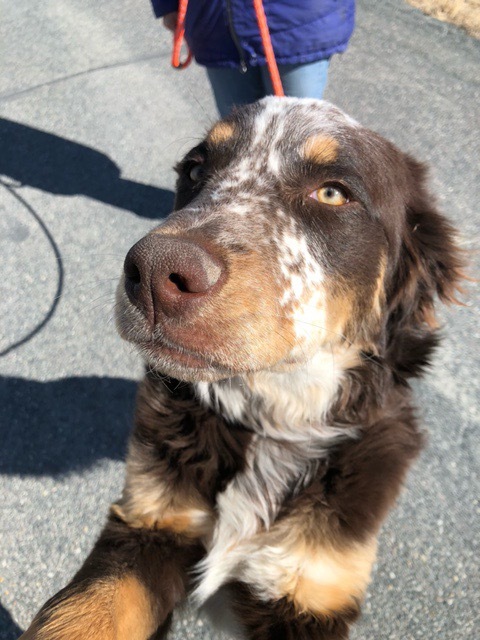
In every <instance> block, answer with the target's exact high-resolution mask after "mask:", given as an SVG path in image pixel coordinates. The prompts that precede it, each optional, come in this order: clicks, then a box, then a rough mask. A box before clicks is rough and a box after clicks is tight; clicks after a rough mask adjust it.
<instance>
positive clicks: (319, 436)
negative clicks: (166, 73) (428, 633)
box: [23, 98, 461, 640]
mask: <svg viewBox="0 0 480 640" xmlns="http://www.w3.org/2000/svg"><path fill="white" fill-rule="evenodd" d="M177 171H178V174H179V178H178V185H177V200H176V207H175V208H176V210H175V212H174V213H172V215H171V216H170V217H169V218H168V219H167V220H166V221H165V222H164V223H163V224H161V225H160V226H159V227H157V228H156V229H154V230H153V231H152V232H151V233H150V234H149V235H148V236H146V238H144V239H143V240H141V241H140V242H139V243H137V245H135V246H134V247H133V248H132V249H131V251H130V252H129V254H128V256H127V258H126V262H125V274H124V276H123V277H122V280H121V283H120V286H119V292H118V305H117V307H118V326H119V330H120V333H121V335H122V336H123V337H124V338H126V339H127V340H130V341H131V342H133V343H135V344H137V345H138V347H139V349H140V350H141V352H142V353H143V354H144V356H145V358H146V360H147V362H148V373H147V374H146V376H145V379H144V380H143V382H142V383H141V384H140V388H139V393H138V401H137V409H136V418H135V428H134V431H133V433H132V436H131V441H130V448H129V453H128V459H127V473H126V483H125V488H124V491H123V496H122V498H121V499H120V500H119V501H118V502H117V503H116V504H115V505H113V506H112V509H111V513H110V517H109V520H108V523H107V525H106V527H105V529H104V531H103V533H102V535H101V537H100V539H99V541H98V542H97V544H96V546H95V548H94V549H93V551H92V553H91V555H90V556H89V558H88V559H87V561H86V563H85V565H84V566H83V568H82V569H81V570H80V572H79V573H78V574H77V575H76V576H75V577H74V579H73V580H72V582H71V583H70V585H68V586H67V587H66V588H65V589H64V590H62V591H61V592H60V593H59V594H57V596H55V597H54V598H52V600H50V601H49V602H48V603H47V604H46V605H45V606H44V607H43V608H42V610H41V611H40V613H39V614H38V615H37V617H36V618H35V620H34V622H33V623H32V626H31V627H30V629H29V630H28V631H27V632H26V633H25V634H24V636H23V637H24V638H25V639H28V640H32V639H34V638H35V639H36V640H67V638H68V639H71V638H74V639H75V640H76V639H78V640H82V639H85V640H87V638H88V639H89V640H92V639H93V640H96V639H97V638H112V640H113V639H117V640H131V638H135V639H137V638H138V640H147V638H157V639H158V638H162V637H164V635H165V634H166V632H167V630H168V627H169V622H170V619H171V614H172V610H173V609H174V607H175V606H176V605H177V604H178V603H180V602H181V601H182V600H183V599H184V598H186V597H187V595H188V594H189V593H191V594H192V598H193V600H194V601H195V602H196V603H197V604H198V605H201V604H204V603H205V602H206V601H207V600H209V599H210V598H211V597H212V596H214V595H215V594H218V593H222V594H223V595H222V598H223V599H224V602H225V598H227V599H228V601H229V603H230V607H231V610H232V611H233V614H234V616H235V617H236V625H237V628H239V629H241V632H242V633H243V634H245V635H246V637H248V638H250V639H255V640H283V639H285V640H287V639H289V640H307V638H308V639H309V640H313V639H316V640H320V639H322V640H327V639H328V640H341V639H345V638H347V637H348V629H349V626H350V624H351V622H352V621H353V620H354V619H355V618H356V617H357V616H358V614H359V611H360V604H361V600H362V598H363V596H364V593H365V589H366V586H367V584H368V581H369V576H370V570H371V566H372V563H373V562H374V558H375V549H376V536H377V534H378V530H379V527H380V525H381V522H382V520H383V519H384V518H385V516H386V514H387V512H388V510H389V508H391V506H392V504H393V503H394V501H395V499H396V497H397V495H398V492H399V490H400V488H401V484H402V482H403V479H404V477H405V474H406V471H407V469H408V467H409V465H410V463H411V462H412V460H413V459H414V458H415V457H416V455H417V454H418V452H419V450H420V448H421V446H422V435H421V432H420V430H419V428H418V426H417V422H416V419H415V415H414V409H413V408H412V405H411V397H410V396H411V392H410V387H409V379H410V378H412V377H416V376H419V375H420V374H421V373H422V372H423V370H424V368H425V366H426V365H427V364H428V361H429V356H430V354H431V351H432V349H433V348H434V347H435V346H436V344H437V332H436V323H435V319H434V301H435V298H436V297H438V298H440V299H441V300H442V301H443V302H449V301H452V300H454V296H455V290H456V289H457V288H458V282H459V280H460V278H461V258H460V257H459V252H458V250H457V248H456V246H455V240H454V231H453V229H452V227H451V226H450V225H449V223H448V222H447V221H446V219H445V218H444V217H443V216H442V215H441V214H439V213H438V212H437V211H436V210H435V209H434V208H433V206H432V198H431V196H430V194H429V193H428V192H427V190H426V186H425V169H424V167H423V166H422V165H421V164H419V163H417V162H416V161H415V160H413V159H412V158H410V157H409V156H406V155H405V154H403V153H402V152H401V151H399V150H398V149H397V148H395V147H394V146H393V145H391V144H390V143H388V142H387V141H386V140H384V139H383V138H381V137H380V136H378V135H376V134H375V133H373V132H372V131H370V130H367V129H365V128H363V127H362V126H361V125H359V124H358V123H357V122H355V121H354V120H352V119H351V118H349V117H348V116H346V115H345V114H343V113H342V112H341V111H340V110H339V109H337V108H335V107H333V106H332V105H330V104H328V103H326V102H319V101H313V100H296V99H287V98H283V99H274V98H268V99H265V100H262V101H261V102H259V103H257V104H254V105H249V106H247V107H245V108H242V109H239V110H238V111H236V112H234V113H233V114H232V116H230V117H229V118H228V119H226V120H225V121H222V122H221V123H219V124H217V125H216V126H215V127H214V128H213V129H212V130H211V131H210V132H209V133H208V134H207V136H206V138H205V140H204V141H203V142H202V143H201V144H200V145H198V146H197V147H195V148H194V149H193V150H192V151H190V152H189V153H188V154H187V156H186V157H185V158H184V160H183V161H182V162H181V163H180V164H179V166H178V167H177ZM223 606H224V605H222V607H223Z"/></svg>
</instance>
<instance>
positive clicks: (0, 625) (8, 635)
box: [0, 604, 23, 640]
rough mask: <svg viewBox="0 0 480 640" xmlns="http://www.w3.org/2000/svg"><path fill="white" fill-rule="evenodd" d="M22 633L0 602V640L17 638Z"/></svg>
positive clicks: (14, 639) (15, 639)
mask: <svg viewBox="0 0 480 640" xmlns="http://www.w3.org/2000/svg"><path fill="white" fill-rule="evenodd" d="M22 633H23V631H22V629H20V627H19V626H18V625H17V624H16V623H15V622H14V621H13V620H12V616H11V615H10V613H9V612H8V611H7V610H6V609H5V607H4V606H3V605H2V604H0V640H17V638H18V637H19V636H20V635H21V634H22Z"/></svg>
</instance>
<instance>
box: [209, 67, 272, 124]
mask: <svg viewBox="0 0 480 640" xmlns="http://www.w3.org/2000/svg"><path fill="white" fill-rule="evenodd" d="M207 74H208V79H209V80H210V84H211V85H212V89H213V95H214V98H215V102H216V104H217V109H218V112H219V113H220V116H221V117H222V118H223V117H225V116H226V115H228V113H229V112H230V110H231V108H232V107H233V105H239V104H248V103H250V102H255V100H259V99H260V98H262V97H263V95H264V88H263V81H262V75H261V72H260V69H259V68H258V67H249V68H248V71H247V72H246V73H240V71H239V70H238V69H225V68H212V67H209V68H207Z"/></svg>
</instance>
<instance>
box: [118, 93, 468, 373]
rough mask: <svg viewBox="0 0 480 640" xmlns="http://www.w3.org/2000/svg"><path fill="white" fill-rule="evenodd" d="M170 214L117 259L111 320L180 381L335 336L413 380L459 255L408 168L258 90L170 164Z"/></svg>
mask: <svg viewBox="0 0 480 640" xmlns="http://www.w3.org/2000/svg"><path fill="white" fill-rule="evenodd" d="M177 172H178V174H179V177H178V183H177V198H176V207H175V208H176V210H175V211H174V212H173V213H172V214H171V215H170V216H169V217H168V218H167V220H166V221H165V222H164V223H162V224H161V225H160V226H158V227H157V228H156V229H154V230H153V231H152V232H151V233H149V234H148V235H147V236H146V237H144V238H143V239H142V240H140V241H139V242H138V243H137V244H136V245H135V246H134V247H132V249H131V250H130V252H129V253H128V255H127V258H126V260H125V273H124V277H123V279H122V281H121V283H120V287H119V294H118V295H119V304H118V305H117V307H118V314H117V318H118V326H119V329H120V333H121V335H122V336H123V337H125V338H126V339H128V340H130V341H132V342H134V343H136V344H137V345H138V346H139V347H140V348H141V350H142V351H143V353H144V355H145V356H146V357H147V359H148V361H149V362H150V364H151V365H152V366H153V367H154V368H156V369H157V370H159V371H160V372H163V373H165V374H168V375H171V376H173V377H175V378H177V379H181V380H188V381H200V380H218V379H222V378H228V377H231V376H234V375H238V374H242V373H247V372H255V371H260V370H265V369H269V370H274V371H284V370H286V369H287V370H289V369H291V368H297V367H302V365H304V364H305V363H306V362H308V361H309V360H310V359H311V358H312V357H314V356H315V354H316V353H317V352H319V351H320V350H322V349H324V348H327V349H336V348H337V347H340V346H341V345H344V346H345V345H347V346H348V347H350V348H351V349H353V350H355V351H357V352H358V353H360V352H367V353H373V354H375V355H377V356H380V357H382V358H384V359H386V361H389V363H390V365H391V366H392V368H393V369H394V370H395V369H397V370H398V371H397V373H398V372H399V375H400V376H407V375H414V374H415V373H416V372H417V370H418V369H419V367H421V366H422V364H424V363H425V358H426V355H427V351H428V350H429V349H430V348H431V346H432V344H433V339H432V336H433V332H434V314H433V303H434V298H435V296H436V295H438V296H439V297H440V298H441V299H442V300H444V301H449V300H452V299H453V297H454V292H455V289H456V287H457V282H458V279H459V276H460V266H461V260H460V258H459V256H458V253H457V250H456V248H455V244H454V233H453V229H452V227H451V226H450V225H449V223H448V222H447V221H446V220H445V218H444V217H442V216H441V215H440V214H439V213H437V212H436V211H435V209H434V206H433V203H432V198H431V197H430V195H429V194H428V193H427V191H426V189H425V184H424V173H425V171H424V168H423V166H422V165H420V164H418V163H417V162H415V161H414V160H413V159H412V158H410V157H409V156H407V155H405V154H403V153H402V152H401V151H399V150H398V149H397V148H395V147H394V146H393V145H392V144H390V143H389V142H387V141H386V140H385V139H383V138H382V137H381V136H379V135H377V134H375V133H373V132H372V131H370V130H368V129H365V128H364V127H362V126H361V125H359V124H358V123H357V122H355V121H353V120H352V119H350V118H349V117H348V116H346V115H345V114H344V113H342V112H341V111H340V110H339V109H337V108H336V107H334V106H332V105H330V104H328V103H326V102H323V101H315V100H298V99H294V98H281V99H276V98H266V99H264V100H262V101H261V102H259V103H256V104H253V105H249V106H247V107H243V108H241V109H238V110H237V111H235V112H234V113H233V114H232V115H231V116H230V117H229V118H227V119H225V120H223V121H221V122H219V123H218V124H216V125H215V126H214V127H213V128H212V129H211V130H210V132H209V133H208V135H207V136H206V138H205V139H204V140H203V142H201V143H200V144H199V145H197V146H196V147H195V148H194V149H192V150H191V151H190V152H189V153H188V154H187V155H186V156H185V158H184V159H183V160H182V162H180V164H179V165H178V167H177Z"/></svg>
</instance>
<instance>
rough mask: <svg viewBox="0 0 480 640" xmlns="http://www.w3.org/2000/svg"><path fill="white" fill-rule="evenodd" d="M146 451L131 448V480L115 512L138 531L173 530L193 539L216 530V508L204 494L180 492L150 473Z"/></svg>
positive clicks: (129, 471)
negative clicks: (214, 511)
mask: <svg viewBox="0 0 480 640" xmlns="http://www.w3.org/2000/svg"><path fill="white" fill-rule="evenodd" d="M149 464H150V460H149V459H145V452H144V451H142V450H141V449H139V448H138V447H136V446H135V445H134V444H132V445H131V447H130V451H129V454H128V458H127V479H126V483H125V488H124V490H123V496H122V498H121V500H119V501H118V502H117V503H115V504H113V505H112V506H111V507H110V508H111V512H112V513H113V514H114V515H116V516H117V517H118V518H120V519H121V520H123V522H125V523H126V524H127V525H128V526H130V527H133V528H134V529H169V530H171V531H174V532H175V533H182V534H183V535H186V536H188V537H190V538H199V537H203V536H205V535H207V534H208V533H210V532H211V530H212V529H213V524H214V516H213V513H212V509H211V508H210V506H209V505H208V504H207V503H206V501H205V500H204V499H203V498H202V496H200V494H199V493H198V492H197V491H196V490H195V488H192V490H191V491H190V492H186V491H179V490H177V489H174V488H173V487H171V486H169V485H167V484H166V483H165V482H162V480H161V479H159V477H158V474H157V473H155V472H152V471H150V469H149Z"/></svg>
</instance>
